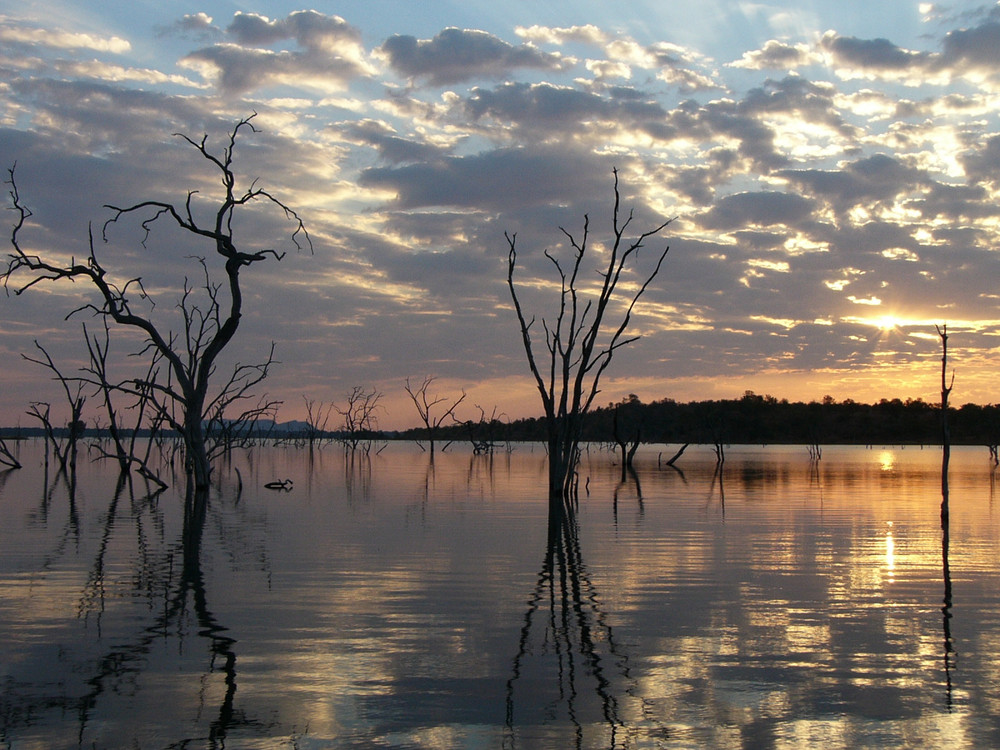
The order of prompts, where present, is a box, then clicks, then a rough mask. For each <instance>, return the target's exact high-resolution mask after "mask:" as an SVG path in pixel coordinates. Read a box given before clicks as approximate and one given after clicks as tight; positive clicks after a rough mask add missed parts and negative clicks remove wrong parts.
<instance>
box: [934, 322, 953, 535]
mask: <svg viewBox="0 0 1000 750" xmlns="http://www.w3.org/2000/svg"><path fill="white" fill-rule="evenodd" d="M934 328H935V329H936V330H937V333H938V336H939V337H940V338H941V494H942V497H943V498H944V501H943V502H942V503H941V524H942V525H943V526H947V525H948V463H949V462H950V460H951V428H950V427H949V425H948V397H949V396H950V395H951V389H952V388H954V387H955V373H954V372H952V374H951V382H949V381H948V324H947V323H945V324H944V325H941V326H938V325H935V326H934Z"/></svg>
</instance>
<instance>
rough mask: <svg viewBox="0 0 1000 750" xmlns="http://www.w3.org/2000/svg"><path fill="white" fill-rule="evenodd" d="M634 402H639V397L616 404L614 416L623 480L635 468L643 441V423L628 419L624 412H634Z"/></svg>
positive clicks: (614, 428) (615, 436) (614, 429)
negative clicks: (635, 461) (636, 458)
mask: <svg viewBox="0 0 1000 750" xmlns="http://www.w3.org/2000/svg"><path fill="white" fill-rule="evenodd" d="M634 403H638V399H636V401H635V402H633V401H631V400H630V401H626V402H625V403H621V404H616V405H615V411H614V418H613V431H614V438H615V443H617V444H618V449H619V450H620V451H621V454H622V478H621V481H623V482H624V481H625V479H626V478H627V476H628V472H629V471H632V470H633V466H632V461H633V459H634V458H635V454H636V451H638V450H639V444H640V443H641V442H642V425H641V424H639V423H638V422H636V421H635V419H627V417H628V416H629V415H628V414H626V415H623V414H622V411H623V410H624V411H626V412H629V411H631V412H634V411H635V409H634ZM623 422H628V424H622V423H623Z"/></svg>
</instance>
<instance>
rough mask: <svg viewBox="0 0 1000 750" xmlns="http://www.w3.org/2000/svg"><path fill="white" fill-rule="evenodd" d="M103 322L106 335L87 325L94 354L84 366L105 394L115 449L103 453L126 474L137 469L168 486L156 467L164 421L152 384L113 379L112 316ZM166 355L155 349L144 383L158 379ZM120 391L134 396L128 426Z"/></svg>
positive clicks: (90, 351)
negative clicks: (138, 386) (156, 445)
mask: <svg viewBox="0 0 1000 750" xmlns="http://www.w3.org/2000/svg"><path fill="white" fill-rule="evenodd" d="M101 322H102V323H103V335H101V334H94V335H93V336H91V335H90V333H89V332H88V330H87V326H86V325H84V326H83V338H84V340H85V341H86V342H87V353H88V354H89V356H90V363H89V364H88V365H87V366H86V367H84V368H83V371H84V373H85V374H84V376H83V379H85V380H87V381H88V382H90V383H91V384H92V385H93V386H94V387H95V388H96V391H97V395H98V396H99V397H100V398H101V401H102V403H103V406H104V410H105V413H106V414H107V417H108V426H107V433H108V435H109V436H110V438H111V444H112V448H113V452H108V451H107V450H104V449H103V448H102V447H99V450H100V452H101V455H102V456H103V457H105V458H113V459H115V460H116V461H117V462H118V466H119V468H120V470H121V472H122V474H123V475H125V474H128V473H129V472H130V471H132V470H133V469H135V470H136V471H137V472H138V473H139V475H140V476H142V477H144V478H145V479H147V480H149V481H151V482H153V483H154V484H156V485H157V486H158V487H160V488H161V489H166V487H167V484H166V482H164V481H163V479H161V478H160V475H159V473H158V472H156V471H154V470H153V468H152V466H151V462H150V457H151V452H152V446H153V444H154V440H155V436H156V434H157V433H158V432H159V430H160V428H161V426H162V424H163V415H162V414H160V412H159V411H158V410H156V409H154V408H151V406H150V399H149V397H148V394H149V393H150V392H151V391H150V389H149V388H143V389H140V390H138V391H137V390H136V389H135V388H133V387H132V383H133V382H134V381H130V380H126V381H123V382H120V383H112V381H111V378H110V371H109V368H108V355H109V353H110V351H111V331H110V328H109V327H108V319H107V318H106V317H103V318H101ZM161 361H162V356H161V355H160V353H159V352H157V351H155V350H154V351H153V352H152V354H151V356H150V358H149V361H148V364H147V367H146V372H145V374H144V375H143V377H142V378H141V382H142V383H152V382H155V381H156V379H157V377H158V374H159V369H160V363H161ZM120 393H125V394H131V395H132V396H133V397H134V398H133V401H132V403H130V404H129V405H128V406H127V407H126V409H127V410H129V411H131V412H132V414H133V420H132V425H131V427H130V428H126V427H125V425H124V424H123V421H122V419H123V418H122V415H121V411H120V409H119V408H118V405H117V403H116V399H115V396H116V395H117V394H120ZM144 427H145V428H146V430H147V432H148V433H149V439H148V440H147V441H146V442H145V446H144V447H143V449H142V450H141V451H140V444H139V442H138V438H139V434H140V431H141V430H142V429H143V428H144Z"/></svg>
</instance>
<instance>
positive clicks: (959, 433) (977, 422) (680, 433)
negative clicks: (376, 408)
mask: <svg viewBox="0 0 1000 750" xmlns="http://www.w3.org/2000/svg"><path fill="white" fill-rule="evenodd" d="M948 411H949V425H950V430H951V442H952V443H953V444H964V445H987V446H992V445H996V444H997V442H998V440H1000V405H997V404H991V405H987V406H981V405H977V404H965V405H964V406H961V407H959V408H953V407H951V408H949V410H948ZM616 414H617V422H618V433H619V439H620V436H621V434H622V433H627V434H628V435H629V440H630V441H631V440H636V439H637V440H640V441H641V442H643V443H707V444H713V443H726V444H734V443H749V444H756V443H760V444H764V443H791V444H804V445H835V444H848V445H871V444H876V443H878V444H900V443H910V444H939V443H940V442H941V411H940V405H939V404H935V403H929V402H926V401H923V400H921V399H907V400H905V401H902V400H900V399H898V398H895V399H882V400H880V401H878V402H877V403H872V404H865V403H861V402H858V401H853V400H852V399H845V400H843V401H836V400H835V399H833V398H832V397H830V396H826V397H824V398H823V400H822V401H811V402H808V403H803V402H793V401H788V400H787V399H780V400H779V399H777V398H775V397H774V396H771V395H763V396H761V395H758V394H756V393H754V392H753V391H747V392H745V393H744V395H743V396H742V397H741V398H738V399H724V400H717V401H693V402H688V403H680V402H677V401H674V400H673V399H669V398H665V399H661V400H659V401H654V402H652V403H648V404H646V403H642V402H641V401H640V400H639V398H638V397H636V396H635V395H630V396H629V397H628V398H625V399H623V400H622V401H620V402H618V403H609V404H608V405H606V406H603V407H598V408H595V409H593V410H592V411H591V412H589V413H588V414H587V416H586V419H585V420H584V424H583V439H584V440H587V441H596V442H608V443H613V442H619V439H616V435H615V422H616ZM486 430H489V432H490V434H491V435H493V436H494V437H495V438H499V439H503V440H508V441H521V440H545V436H546V425H545V421H544V418H543V417H538V418H531V419H519V420H515V421H511V422H506V423H500V422H497V423H496V424H488V423H485V422H481V423H479V424H471V423H461V424H454V425H451V426H448V427H441V428H439V430H438V439H444V440H454V441H462V440H467V439H468V436H469V435H470V434H476V433H477V431H480V432H482V431H486ZM421 433H422V430H421V429H412V430H407V431H405V432H402V433H398V435H397V436H398V437H402V438H413V439H419V438H420V437H421Z"/></svg>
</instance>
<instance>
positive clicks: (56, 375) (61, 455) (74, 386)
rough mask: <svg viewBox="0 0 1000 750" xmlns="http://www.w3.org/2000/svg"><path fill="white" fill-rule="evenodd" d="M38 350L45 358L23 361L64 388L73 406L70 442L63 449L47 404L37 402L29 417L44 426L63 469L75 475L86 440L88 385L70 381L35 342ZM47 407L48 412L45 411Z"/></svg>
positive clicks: (70, 404)
mask: <svg viewBox="0 0 1000 750" xmlns="http://www.w3.org/2000/svg"><path fill="white" fill-rule="evenodd" d="M34 343H35V348H36V349H38V351H40V352H41V353H42V357H41V358H37V359H36V358H35V357H31V356H29V355H27V354H22V355H21V357H22V358H23V359H25V360H26V361H28V362H32V363H34V364H36V365H41V366H42V367H45V368H46V369H48V370H50V371H51V372H52V375H53V379H54V380H57V381H58V382H59V384H60V385H61V386H62V389H63V394H64V395H65V396H66V402H67V403H68V404H69V411H70V417H69V422H67V423H66V442H65V444H62V445H60V441H59V439H58V437H57V436H56V432H55V428H54V426H53V425H52V422H51V420H50V418H49V414H50V405H49V404H47V403H43V402H36V403H34V404H32V405H31V409H30V410H29V411H28V414H30V415H31V416H33V417H35V418H36V419H37V420H39V421H40V422H41V423H42V426H43V429H44V430H45V436H46V439H47V440H48V442H49V443H50V444H51V445H52V450H53V452H54V453H55V456H56V460H58V461H59V467H60V468H61V469H66V468H69V469H70V471H71V472H73V471H75V470H76V456H77V447H78V446H77V444H78V442H79V440H80V438H81V437H82V436H83V429H84V423H83V406H84V404H85V403H86V401H87V397H86V396H85V395H84V393H83V389H84V384H83V383H82V382H81V381H80V380H79V379H77V378H71V377H66V376H65V375H63V373H62V372H61V371H60V370H59V368H58V367H57V366H56V364H55V362H53V361H52V357H51V356H49V353H48V352H47V351H46V350H45V348H44V347H43V346H42V345H41V344H39V343H38V341H35V342H34ZM42 407H44V408H42Z"/></svg>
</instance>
